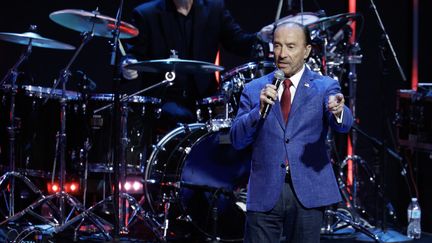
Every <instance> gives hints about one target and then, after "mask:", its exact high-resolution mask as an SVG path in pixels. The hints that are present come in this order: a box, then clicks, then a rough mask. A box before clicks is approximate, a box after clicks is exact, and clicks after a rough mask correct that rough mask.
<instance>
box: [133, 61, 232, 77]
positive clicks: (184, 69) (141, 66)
mask: <svg viewBox="0 0 432 243" xmlns="http://www.w3.org/2000/svg"><path fill="white" fill-rule="evenodd" d="M125 68H127V69H132V70H136V71H140V72H151V73H158V72H169V71H177V72H180V73H188V74H194V73H214V72H217V71H222V70H224V68H223V67H222V66H218V65H215V64H213V63H209V62H202V61H195V60H186V59H180V58H173V57H171V58H168V59H159V60H148V61H141V62H137V63H131V64H128V65H126V66H125Z"/></svg>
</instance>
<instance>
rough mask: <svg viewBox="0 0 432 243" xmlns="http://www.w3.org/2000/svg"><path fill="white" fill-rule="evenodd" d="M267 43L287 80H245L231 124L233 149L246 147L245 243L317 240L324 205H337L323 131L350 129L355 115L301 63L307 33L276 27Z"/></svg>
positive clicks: (293, 26)
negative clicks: (249, 156) (248, 158)
mask: <svg viewBox="0 0 432 243" xmlns="http://www.w3.org/2000/svg"><path fill="white" fill-rule="evenodd" d="M273 45H274V56H275V62H276V65H277V67H278V68H279V69H280V70H281V71H283V73H284V74H285V78H286V79H288V80H289V81H286V82H285V81H284V83H283V84H281V85H280V86H279V87H276V86H275V85H274V84H273V79H274V76H275V75H274V73H271V74H269V75H266V76H264V77H262V78H259V79H256V80H253V81H252V82H250V83H248V84H247V85H246V86H245V88H244V90H243V93H242V96H241V101H240V102H241V103H240V107H239V111H238V113H237V116H236V118H235V120H234V122H233V125H232V127H231V140H232V144H233V146H234V147H235V148H236V149H242V148H245V147H248V146H252V159H251V171H250V178H249V184H248V197H247V217H246V225H245V238H244V241H245V242H248V243H249V242H256V243H262V242H266V243H279V242H280V241H281V239H285V241H286V242H298V243H308V242H311V243H312V242H319V241H320V229H321V222H322V218H323V207H324V206H327V205H330V204H334V203H336V202H338V201H340V200H341V196H340V192H339V188H338V185H337V182H336V179H335V175H334V172H333V169H332V165H331V163H330V159H329V157H328V154H327V150H326V142H325V141H326V135H327V131H328V127H329V126H330V127H331V128H332V129H333V130H335V131H337V132H348V131H349V130H350V128H351V125H352V123H353V117H352V113H351V111H350V110H349V109H348V107H346V106H345V105H344V103H345V100H344V97H343V95H342V94H341V93H340V85H339V83H338V82H337V81H336V80H333V79H331V78H329V77H326V76H322V75H320V74H318V73H315V72H312V71H311V70H309V68H308V67H307V66H306V65H305V60H306V59H307V57H308V56H309V53H310V51H311V44H310V36H309V33H308V30H307V29H306V28H304V27H303V26H302V25H300V24H297V23H292V22H288V23H284V24H281V25H279V26H278V27H277V28H276V29H275V33H274V39H273ZM267 105H271V108H270V110H269V112H268V114H267V115H266V117H265V118H263V116H265V115H264V113H265V112H264V110H265V107H266V106H267Z"/></svg>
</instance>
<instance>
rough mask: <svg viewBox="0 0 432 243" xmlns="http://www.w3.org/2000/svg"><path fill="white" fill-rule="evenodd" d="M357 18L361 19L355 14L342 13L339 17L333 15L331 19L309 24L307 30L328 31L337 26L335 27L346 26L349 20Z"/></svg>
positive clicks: (322, 19)
mask: <svg viewBox="0 0 432 243" xmlns="http://www.w3.org/2000/svg"><path fill="white" fill-rule="evenodd" d="M357 17H359V15H358V14H355V13H341V14H337V15H333V16H329V17H323V18H320V19H319V20H317V21H315V22H313V23H310V24H308V25H307V28H308V29H309V30H314V29H323V30H326V29H328V28H330V27H332V26H335V25H339V24H345V23H347V22H348V21H349V20H354V19H356V18H357Z"/></svg>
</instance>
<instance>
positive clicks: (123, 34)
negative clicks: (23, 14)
mask: <svg viewBox="0 0 432 243" xmlns="http://www.w3.org/2000/svg"><path fill="white" fill-rule="evenodd" d="M49 17H50V19H51V20H53V21H54V22H56V23H57V24H59V25H61V26H64V27H66V28H69V29H72V30H75V31H79V32H87V31H93V33H94V35H96V36H100V37H107V38H111V37H112V35H113V34H112V31H113V30H114V29H115V24H116V19H114V18H111V17H108V16H104V15H101V14H100V13H99V12H97V11H93V12H87V11H84V10H81V9H64V10H60V11H56V12H52V13H51V14H50V15H49ZM138 33H139V31H138V29H137V28H136V27H134V26H133V25H131V24H128V23H126V22H123V21H122V22H121V25H120V38H122V39H126V38H132V37H135V36H137V35H138Z"/></svg>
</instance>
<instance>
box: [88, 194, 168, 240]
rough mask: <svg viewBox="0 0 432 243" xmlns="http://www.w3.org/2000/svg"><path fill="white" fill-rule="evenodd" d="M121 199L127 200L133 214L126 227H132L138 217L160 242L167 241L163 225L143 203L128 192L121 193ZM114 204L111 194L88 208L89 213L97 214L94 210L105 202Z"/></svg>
mask: <svg viewBox="0 0 432 243" xmlns="http://www.w3.org/2000/svg"><path fill="white" fill-rule="evenodd" d="M119 196H120V199H122V200H126V201H127V202H128V204H129V206H130V208H131V209H132V210H131V214H130V217H129V219H128V220H127V222H125V227H131V226H132V225H133V224H135V223H136V222H137V220H138V219H140V220H141V221H143V222H144V224H145V225H146V226H147V227H148V228H149V229H150V230H151V231H152V232H153V233H154V234H155V236H156V238H157V239H158V240H159V242H166V241H165V238H164V236H163V225H162V224H160V223H159V222H157V221H156V220H155V219H154V218H153V217H152V216H151V215H150V214H149V213H146V212H145V211H144V209H143V208H142V207H141V205H140V204H139V203H138V201H137V200H136V199H135V198H134V197H132V196H131V195H129V194H127V193H121V194H120V195H119ZM108 203H111V204H114V203H115V202H113V196H109V197H107V198H105V199H103V200H101V201H99V202H98V203H96V204H95V205H93V206H91V207H90V208H88V209H87V210H86V212H87V213H92V214H95V213H94V212H95V211H96V210H97V209H98V208H99V207H104V206H105V204H108Z"/></svg>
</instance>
